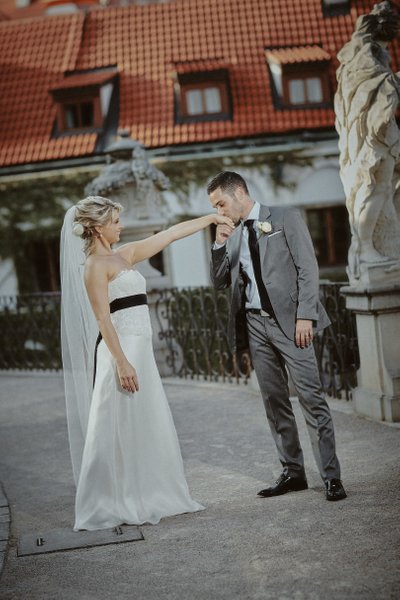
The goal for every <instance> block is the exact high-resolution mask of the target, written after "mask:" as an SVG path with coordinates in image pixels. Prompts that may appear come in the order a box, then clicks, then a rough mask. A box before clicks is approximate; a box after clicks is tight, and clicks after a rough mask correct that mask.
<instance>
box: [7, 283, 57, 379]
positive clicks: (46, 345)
mask: <svg viewBox="0 0 400 600" xmlns="http://www.w3.org/2000/svg"><path fill="white" fill-rule="evenodd" d="M0 332H1V333H0V339H1V342H0V369H31V370H36V369H39V370H58V369H61V348H60V294H59V293H48V294H43V293H41V294H21V295H20V296H0Z"/></svg>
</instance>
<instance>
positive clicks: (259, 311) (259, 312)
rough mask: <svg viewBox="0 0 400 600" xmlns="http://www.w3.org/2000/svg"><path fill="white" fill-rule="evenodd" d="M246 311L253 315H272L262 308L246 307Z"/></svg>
mask: <svg viewBox="0 0 400 600" xmlns="http://www.w3.org/2000/svg"><path fill="white" fill-rule="evenodd" d="M246 312H248V313H251V314H252V315H260V316H261V317H271V315H270V314H269V313H268V312H267V311H266V310H263V309H262V308H246Z"/></svg>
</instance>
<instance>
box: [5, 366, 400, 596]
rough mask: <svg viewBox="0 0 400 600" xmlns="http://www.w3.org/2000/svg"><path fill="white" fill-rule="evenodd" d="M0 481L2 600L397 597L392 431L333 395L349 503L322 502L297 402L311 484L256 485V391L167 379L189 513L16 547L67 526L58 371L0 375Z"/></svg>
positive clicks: (267, 450)
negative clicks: (100, 540) (265, 490)
mask: <svg viewBox="0 0 400 600" xmlns="http://www.w3.org/2000/svg"><path fill="white" fill-rule="evenodd" d="M0 391H1V400H0V480H1V481H2V482H3V484H4V488H5V492H6V494H7V496H8V499H9V502H10V508H11V538H10V543H9V548H8V553H7V556H6V561H5V567H4V571H3V575H2V578H1V581H0V598H1V600H11V599H16V600H36V599H46V600H47V599H54V600H55V599H57V600H60V599H61V600H64V599H65V600H75V599H79V600H89V599H90V600H92V599H93V600H103V599H109V598H110V599H111V598H112V599H116V600H119V599H135V600H163V599H168V600H175V599H179V600H214V599H215V600H217V599H218V600H228V599H229V600H232V598H235V599H236V598H237V599H239V600H247V599H254V600H256V599H257V600H258V599H260V600H264V599H265V600H269V599H271V600H272V599H273V600H275V599H279V600H281V599H282V600H289V599H290V600H291V599H294V600H303V599H304V600H317V599H326V598H333V599H336V598H341V599H342V598H344V599H346V600H349V599H353V598H360V599H361V598H362V599H363V600H366V599H371V600H378V599H384V600H388V599H391V598H393V599H395V598H396V599H397V598H399V597H400V572H399V558H400V551H399V538H400V535H399V492H400V479H399V441H400V430H399V428H396V427H394V426H389V425H383V424H379V423H374V422H371V421H368V420H366V419H363V418H360V417H357V416H355V415H353V414H352V413H351V411H350V410H349V409H350V407H349V405H348V404H346V403H345V402H344V401H336V402H333V403H331V406H332V409H333V415H334V421H335V426H336V432H337V442H338V454H339V457H340V459H341V462H342V468H343V479H344V482H345V484H346V488H347V491H348V494H349V497H348V499H347V500H345V501H343V502H339V503H330V502H327V501H326V500H325V497H324V492H323V487H322V483H321V481H320V479H319V476H318V473H317V471H316V468H315V465H314V462H313V459H312V456H311V450H310V446H309V443H308V439H307V434H306V432H305V427H304V421H303V418H302V416H301V414H300V411H299V407H298V404H297V401H296V402H295V403H294V404H295V409H296V414H297V415H298V423H299V426H300V432H301V438H302V440H303V447H304V451H305V458H306V464H307V474H308V478H309V483H310V484H311V489H309V490H307V491H304V492H297V493H295V494H288V495H286V496H282V497H279V498H273V499H264V500H263V499H259V498H257V497H256V492H257V491H258V490H259V489H260V487H262V486H264V484H265V483H267V482H268V483H269V482H272V481H273V480H274V478H275V477H276V476H277V475H278V474H279V472H280V468H279V463H278V461H277V459H276V454H275V450H274V448H273V445H272V441H271V438H270V435H269V433H268V432H267V425H266V420H265V417H264V413H263V408H262V405H261V401H260V399H259V397H258V394H257V393H255V392H254V391H252V390H250V389H248V388H246V387H244V386H241V387H238V386H235V385H211V384H193V383H192V382H188V383H186V384H182V383H179V382H174V383H167V384H166V391H167V395H168V397H169V400H170V403H171V408H172V411H173V414H174V418H175V423H176V427H177V431H178V435H179V438H180V441H181V445H182V452H183V456H184V460H185V468H186V473H187V477H188V480H189V485H190V488H191V491H192V495H193V497H195V498H196V499H198V500H199V501H200V502H202V503H203V504H204V505H206V506H207V510H205V511H204V512H202V513H198V514H196V515H181V516H178V517H172V518H168V519H164V520H163V521H161V523H160V524H159V525H156V526H143V527H142V528H141V529H142V532H143V534H144V537H145V541H141V542H134V543H131V544H121V545H113V546H104V547H97V548H91V549H85V550H74V551H69V552H60V553H54V554H48V555H40V556H36V557H20V558H18V557H17V556H16V542H17V539H18V537H19V536H20V535H22V534H25V533H28V532H38V531H43V530H44V531H46V530H49V529H58V528H61V527H65V528H70V527H71V526H72V523H73V500H74V486H73V482H72V474H71V468H70V462H69V454H68V448H67V433H66V425H65V413H64V401H63V390H62V380H61V378H60V377H58V376H36V377H35V376H29V377H23V376H17V377H10V376H1V377H0Z"/></svg>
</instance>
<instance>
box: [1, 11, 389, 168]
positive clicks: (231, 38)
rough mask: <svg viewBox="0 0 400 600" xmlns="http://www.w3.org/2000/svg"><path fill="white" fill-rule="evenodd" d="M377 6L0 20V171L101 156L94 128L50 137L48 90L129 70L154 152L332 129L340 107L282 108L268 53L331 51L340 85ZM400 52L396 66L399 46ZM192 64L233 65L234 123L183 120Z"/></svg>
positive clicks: (142, 127)
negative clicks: (350, 44) (183, 88)
mask: <svg viewBox="0 0 400 600" xmlns="http://www.w3.org/2000/svg"><path fill="white" fill-rule="evenodd" d="M374 3H375V0H353V1H352V2H351V10H350V13H349V14H347V15H343V16H337V17H329V18H326V17H324V16H323V14H322V10H321V0H302V2H299V1H298V0H276V1H273V0H268V1H267V0H246V2H243V0H218V1H215V0H190V1H188V0H171V1H170V2H167V3H161V4H149V5H132V6H127V7H112V8H105V9H95V10H92V11H90V12H89V13H87V14H86V15H85V14H83V13H77V14H72V15H65V16H47V17H37V18H32V19H23V20H11V21H10V20H6V21H2V22H0V56H1V65H0V77H1V88H2V93H1V94H0V166H6V165H16V164H22V163H32V162H38V161H49V160H55V159H61V158H68V157H78V156H80V157H82V156H90V155H91V154H93V152H94V150H95V146H96V141H97V135H96V134H94V133H86V134H76V135H69V136H65V137H59V138H57V139H54V138H52V131H53V126H54V122H55V117H56V105H55V103H54V100H53V98H52V96H51V94H50V93H49V90H51V89H54V88H56V87H58V88H59V87H60V86H61V85H64V83H65V73H66V72H75V71H78V72H79V71H90V70H94V69H100V68H102V67H109V66H110V65H115V66H116V68H117V69H118V72H119V102H120V110H119V127H120V128H123V129H127V130H128V131H129V132H130V134H131V136H132V137H133V138H135V139H137V140H139V141H141V142H142V143H143V144H145V146H146V147H148V148H156V147H162V146H176V145H181V144H191V143H203V142H210V141H211V142H212V141H217V140H227V139H235V138H245V137H255V136H257V137H262V136H266V135H275V134H280V135H281V134H287V133H293V132H296V131H300V130H305V129H306V130H310V131H313V130H314V131H316V130H324V129H330V130H332V129H333V124H334V113H333V110H332V109H331V108H314V109H307V110H277V109H276V108H275V107H274V103H273V97H272V91H271V84H270V78H269V72H268V67H267V62H266V57H265V52H266V50H268V49H270V50H273V52H274V54H275V53H276V50H277V49H282V48H287V47H296V48H297V51H296V55H297V53H298V52H299V48H304V47H313V48H314V49H315V47H317V46H318V47H320V48H322V49H323V52H324V55H325V53H326V54H327V55H330V56H332V57H333V58H332V60H331V61H330V63H329V74H330V81H331V87H332V89H334V87H335V81H336V79H335V70H336V68H337V62H336V59H335V58H334V57H335V55H336V53H337V51H338V50H339V49H340V48H341V47H342V46H343V44H344V43H345V42H346V41H347V40H348V39H349V38H350V36H351V34H352V32H353V30H354V24H355V21H356V19H357V17H358V15H360V14H362V13H365V12H368V11H369V10H370V9H371V8H372V6H373V5H374ZM392 50H393V52H392V54H393V58H394V61H393V62H394V64H393V68H394V70H395V71H397V70H399V59H400V50H399V45H398V43H397V42H396V43H395V44H393V46H392ZM313 51H315V50H313ZM285 52H286V50H285ZM302 52H304V51H302ZM279 53H280V54H279V55H280V56H281V55H282V54H281V50H279ZM186 68H187V70H189V71H193V70H196V69H199V70H205V69H209V68H211V69H212V68H225V69H228V71H229V82H230V86H231V95H232V104H233V118H232V120H227V121H211V122H202V123H189V124H175V121H174V78H173V77H172V76H171V74H172V73H173V72H175V73H176V72H184V71H185V70H186Z"/></svg>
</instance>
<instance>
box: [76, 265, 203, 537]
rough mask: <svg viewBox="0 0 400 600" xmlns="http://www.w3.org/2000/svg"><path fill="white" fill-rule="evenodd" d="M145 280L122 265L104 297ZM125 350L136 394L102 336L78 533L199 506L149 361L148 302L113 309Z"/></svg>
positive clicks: (134, 289) (139, 290)
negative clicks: (132, 369)
mask: <svg viewBox="0 0 400 600" xmlns="http://www.w3.org/2000/svg"><path fill="white" fill-rule="evenodd" d="M145 292H146V282H145V279H144V278H143V277H142V275H141V274H140V273H139V272H138V271H135V270H123V271H121V272H120V273H119V274H118V275H117V277H116V278H115V279H113V280H112V281H111V282H110V283H109V300H110V302H111V301H112V300H114V299H116V298H120V297H123V296H130V295H133V294H143V293H145ZM111 320H112V323H113V325H114V327H115V330H116V332H117V334H118V337H119V340H120V343H121V346H122V349H123V351H124V353H125V355H126V357H127V359H128V360H129V361H130V363H131V364H132V365H133V366H134V367H135V369H136V372H137V375H138V380H139V388H140V389H139V391H138V392H135V394H131V393H128V392H126V391H124V390H123V389H122V388H121V386H120V383H119V379H118V377H117V371H116V366H115V361H114V359H113V357H112V355H111V353H110V351H109V350H108V348H107V346H106V344H105V342H104V340H102V341H101V342H100V344H99V347H98V351H97V372H96V381H95V386H94V390H93V396H92V402H91V405H90V414H89V422H88V428H87V434H86V440H85V447H84V452H83V458H82V466H81V470H80V474H79V480H78V486H77V494H76V504H75V526H74V529H75V530H80V529H88V530H95V529H105V528H108V527H114V526H116V525H120V524H122V523H127V524H137V525H139V524H142V523H153V524H155V523H158V522H159V520H160V519H161V518H162V517H167V516H171V515H176V514H179V513H186V512H195V511H198V510H202V509H203V508H204V507H203V506H201V505H200V504H198V503H197V502H195V501H193V500H192V499H191V497H190V494H189V490H188V486H187V483H186V479H185V474H184V470H183V462H182V457H181V452H180V448H179V442H178V438H177V435H176V431H175V426H174V422H173V420H172V416H171V412H170V409H169V406H168V402H167V399H166V396H165V393H164V389H163V386H162V383H161V379H160V375H159V373H158V369H157V366H156V363H155V360H154V354H153V346H152V330H151V323H150V316H149V310H148V307H147V305H141V306H134V307H130V308H126V309H123V310H119V311H117V312H114V313H112V314H111Z"/></svg>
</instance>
